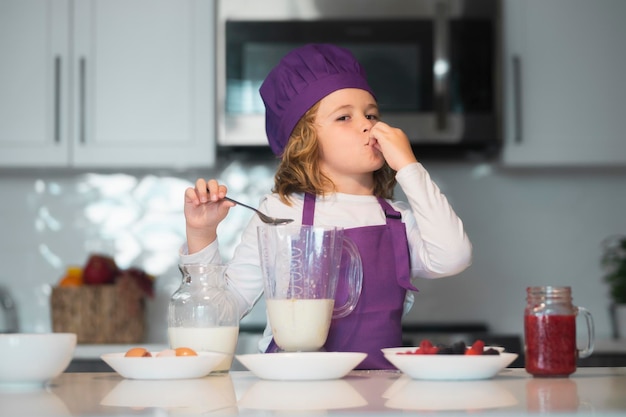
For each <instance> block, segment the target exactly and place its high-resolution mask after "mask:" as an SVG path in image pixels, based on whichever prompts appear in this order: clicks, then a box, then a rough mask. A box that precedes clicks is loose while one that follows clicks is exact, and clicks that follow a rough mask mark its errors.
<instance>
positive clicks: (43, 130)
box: [0, 0, 215, 168]
mask: <svg viewBox="0 0 626 417" xmlns="http://www.w3.org/2000/svg"><path fill="white" fill-rule="evenodd" d="M213 22H214V6H213V2H212V1H211V0H80V1H69V0H29V1H28V2H25V1H22V0H0V56H2V61H0V91H1V92H2V93H1V94H0V167H7V166H22V167H31V166H71V167H83V168H93V167H102V168H113V167H130V168H133V167H153V166H161V167H192V166H204V167H206V166H208V165H210V164H212V163H213V162H214V158H215V151H214V149H215V145H214V113H215V109H214V103H215V99H214V82H213V78H214V77H213V75H212V74H213V67H214V65H213V57H214V50H213V47H214V41H213V39H214V33H213V30H214V25H213Z"/></svg>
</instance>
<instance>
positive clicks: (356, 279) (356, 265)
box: [333, 237, 363, 319]
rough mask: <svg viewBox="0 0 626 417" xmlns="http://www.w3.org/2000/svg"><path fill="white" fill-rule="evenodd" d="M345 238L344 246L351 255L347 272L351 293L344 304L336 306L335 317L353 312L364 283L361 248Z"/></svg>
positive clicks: (338, 317)
mask: <svg viewBox="0 0 626 417" xmlns="http://www.w3.org/2000/svg"><path fill="white" fill-rule="evenodd" d="M343 239H344V248H345V250H346V251H347V252H348V255H350V264H349V265H348V270H347V274H346V277H347V279H348V289H349V294H348V300H347V301H346V302H345V304H344V305H342V306H339V307H335V308H334V310H333V319H340V318H342V317H345V316H347V315H348V314H350V313H352V311H353V310H354V308H355V307H356V303H357V302H358V301H359V297H360V296H361V287H362V285H363V264H362V263H361V255H360V254H359V250H358V248H357V247H356V244H355V243H354V242H353V241H352V240H351V239H350V238H348V237H344V238H343Z"/></svg>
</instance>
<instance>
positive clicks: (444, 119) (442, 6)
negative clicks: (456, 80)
mask: <svg viewBox="0 0 626 417" xmlns="http://www.w3.org/2000/svg"><path fill="white" fill-rule="evenodd" d="M435 10H436V12H435V13H436V15H435V37H434V40H433V42H434V48H435V57H434V58H435V60H434V62H433V73H434V76H435V112H436V121H437V129H438V130H445V129H446V127H447V124H448V78H449V73H450V51H449V36H450V34H449V27H448V24H449V21H448V8H447V2H444V1H439V2H437V5H436V9H435Z"/></svg>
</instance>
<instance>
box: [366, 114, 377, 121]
mask: <svg viewBox="0 0 626 417" xmlns="http://www.w3.org/2000/svg"><path fill="white" fill-rule="evenodd" d="M365 117H367V118H368V119H369V120H378V119H379V118H380V116H378V115H377V114H368V115H367V116H365Z"/></svg>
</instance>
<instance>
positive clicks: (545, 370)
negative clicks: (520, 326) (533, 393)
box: [524, 286, 594, 377]
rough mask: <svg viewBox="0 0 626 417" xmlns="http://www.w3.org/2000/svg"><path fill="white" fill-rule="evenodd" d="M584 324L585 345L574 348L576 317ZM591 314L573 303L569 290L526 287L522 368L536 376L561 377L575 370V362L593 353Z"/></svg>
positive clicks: (549, 287) (548, 287) (568, 288)
mask: <svg viewBox="0 0 626 417" xmlns="http://www.w3.org/2000/svg"><path fill="white" fill-rule="evenodd" d="M579 313H581V314H582V315H583V316H584V317H585V321H586V323H587V335H588V337H587V346H586V347H585V349H582V350H579V349H577V345H576V317H577V315H578V314H579ZM593 339H594V327H593V318H592V316H591V313H590V312H589V311H588V310H587V309H585V308H583V307H576V306H575V305H573V304H572V290H571V288H570V287H551V286H545V287H528V288H527V289H526V308H525V310H524V351H525V368H526V371H527V372H528V373H530V374H531V375H533V376H536V377H563V376H568V375H570V374H572V373H574V372H575V371H576V360H577V359H578V358H579V357H580V358H585V357H588V356H589V355H591V353H592V352H593Z"/></svg>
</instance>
